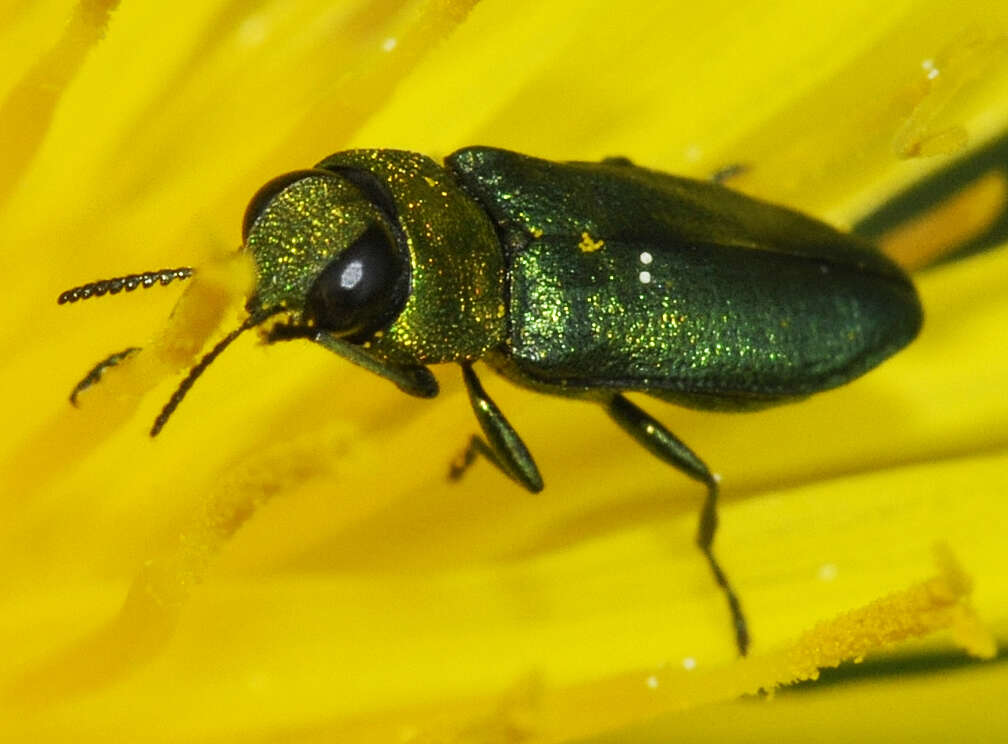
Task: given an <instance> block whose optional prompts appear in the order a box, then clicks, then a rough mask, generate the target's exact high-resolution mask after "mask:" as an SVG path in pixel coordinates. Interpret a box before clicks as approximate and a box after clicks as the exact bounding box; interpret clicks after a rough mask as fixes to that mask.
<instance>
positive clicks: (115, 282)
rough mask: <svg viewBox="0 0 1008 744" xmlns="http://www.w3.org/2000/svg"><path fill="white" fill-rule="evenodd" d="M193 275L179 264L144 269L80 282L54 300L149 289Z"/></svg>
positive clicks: (72, 299) (73, 300)
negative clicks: (80, 283) (172, 267)
mask: <svg viewBox="0 0 1008 744" xmlns="http://www.w3.org/2000/svg"><path fill="white" fill-rule="evenodd" d="M192 275H193V270H192V269H191V268H190V267H188V266H181V267H179V268H177V269H160V270H159V271H146V272H144V273H143V274H129V275H127V276H118V277H116V278H115V279H102V280H101V281H98V282H90V283H88V284H82V285H81V286H79V287H74V288H73V289H68V290H67V291H66V292H64V293H63V294H61V295H60V296H59V298H58V299H57V300H56V302H57V303H59V304H60V305H65V304H66V303H68V302H77V300H86V299H88V298H89V297H101V296H102V295H106V294H119V293H120V292H123V291H125V292H132V291H133V290H134V289H136V288H137V287H143V288H144V289H150V288H151V287H153V286H154V285H155V284H157V283H159V282H160V283H161V286H164V285H166V284H171V283H172V282H173V281H174V280H175V279H188V278H189V277H191V276H192Z"/></svg>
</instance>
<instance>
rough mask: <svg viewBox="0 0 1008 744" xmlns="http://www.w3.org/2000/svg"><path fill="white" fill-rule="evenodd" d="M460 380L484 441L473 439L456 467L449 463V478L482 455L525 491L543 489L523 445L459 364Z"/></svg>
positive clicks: (472, 376) (468, 369)
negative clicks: (462, 382)
mask: <svg viewBox="0 0 1008 744" xmlns="http://www.w3.org/2000/svg"><path fill="white" fill-rule="evenodd" d="M462 377H463V379H464V380H465V384H466V389H467V390H468V391H469V402H470V403H472V407H473V412H474V413H475V414H476V420H477V421H479V425H480V428H481V429H482V430H483V435H484V436H485V437H486V441H484V440H482V439H480V437H479V436H473V438H472V439H471V440H470V441H469V446H468V447H467V448H466V451H465V453H464V454H463V455H462V461H461V462H460V463H458V464H454V463H453V465H452V470H451V474H450V477H452V478H458V477H459V476H461V475H462V472H463V471H464V470H465V469H466V468H467V467H468V466H469V465H470V464H471V463H472V461H473V460H474V459H475V458H476V456H477V455H478V454H482V455H484V456H485V457H486V458H487V459H488V460H490V461H491V462H492V463H493V464H494V465H496V466H497V467H498V468H500V469H501V470H502V471H504V473H505V474H506V475H508V476H509V477H511V478H512V479H514V480H516V481H517V482H518V483H520V484H521V485H523V486H525V488H527V489H528V490H529V491H531V492H532V493H539V492H540V491H541V490H542V487H543V481H542V476H541V475H539V468H537V467H536V464H535V460H533V459H532V455H530V454H529V451H528V449H527V448H526V447H525V443H524V442H522V440H521V437H519V436H518V434H517V432H515V430H514V429H512V428H511V424H509V423H508V420H507V419H506V418H504V414H502V413H501V411H500V409H499V408H498V407H497V404H496V403H494V402H493V401H492V400H491V399H490V396H489V395H487V394H486V391H485V390H484V389H483V386H482V385H481V384H480V381H479V379H478V378H477V377H476V373H475V372H473V370H472V366H471V365H469V364H463V365H462Z"/></svg>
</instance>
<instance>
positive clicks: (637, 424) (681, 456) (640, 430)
mask: <svg viewBox="0 0 1008 744" xmlns="http://www.w3.org/2000/svg"><path fill="white" fill-rule="evenodd" d="M607 410H608V411H609V415H610V416H612V417H613V419H614V420H615V421H616V423H617V424H619V425H620V426H621V427H622V428H623V430H624V431H626V432H627V433H628V434H629V435H630V436H632V437H633V438H634V439H636V440H637V441H638V442H639V443H640V444H641V445H643V446H644V448H645V449H647V451H648V452H650V453H651V454H652V455H654V456H655V457H657V458H659V459H660V460H662V461H664V462H666V463H668V464H669V465H671V466H672V467H674V468H676V469H677V470H679V471H681V472H683V473H685V474H686V475H688V476H689V477H690V478H692V479H693V480H697V481H700V482H701V483H703V484H704V485H705V486H707V497H706V498H705V499H704V503H703V508H702V509H701V510H700V524H699V528H698V529H697V537H696V542H697V546H699V548H700V550H701V551H702V552H703V554H704V556H705V557H706V558H707V563H708V564H709V565H710V567H711V571H712V572H713V573H714V578H715V580H716V581H717V583H718V586H720V587H721V590H722V591H723V592H724V594H725V598H726V599H727V600H728V608H729V610H730V611H731V616H732V624H733V625H734V626H735V643H736V645H737V646H738V650H739V654H740V655H742V656H745V654H746V651H747V650H748V648H749V628H748V626H747V624H746V619H745V615H744V614H743V612H742V605H741V604H740V603H739V600H738V597H737V596H736V594H735V590H734V589H732V587H731V584H730V583H729V582H728V577H727V576H725V573H724V571H723V570H722V569H721V566H720V565H719V564H718V562H717V559H716V558H715V557H714V550H713V543H714V533H715V532H716V531H717V525H718V515H717V497H718V483H717V478H715V477H714V474H713V473H711V471H710V469H709V468H708V467H707V466H706V465H705V464H704V463H703V461H702V460H701V459H700V458H699V457H697V456H696V454H694V453H693V451H692V450H691V449H690V448H689V447H687V446H686V445H685V444H683V443H682V442H681V441H680V440H679V438H678V437H676V436H675V435H674V434H673V433H672V432H670V431H669V430H668V429H666V428H665V427H664V426H662V425H661V424H660V423H659V422H658V421H657V420H655V419H654V418H652V417H651V416H649V415H648V414H647V413H645V412H644V411H642V410H641V409H640V408H638V407H637V406H635V405H634V404H633V403H631V402H630V401H629V400H627V399H626V398H624V397H623V396H622V395H619V394H617V395H614V396H613V397H612V398H611V399H610V400H609V403H608V408H607Z"/></svg>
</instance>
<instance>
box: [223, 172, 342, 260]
mask: <svg viewBox="0 0 1008 744" xmlns="http://www.w3.org/2000/svg"><path fill="white" fill-rule="evenodd" d="M318 175H323V176H331V175H332V174H331V173H326V172H325V171H319V170H299V171H292V172H290V173H284V174H283V175H282V176H277V177H276V178H274V179H273V180H272V181H268V182H267V183H266V185H265V186H263V187H262V188H261V189H259V190H258V191H257V192H256V193H255V196H253V197H252V199H251V201H249V204H248V206H247V207H245V217H243V218H242V242H243V243H245V242H248V236H249V231H250V230H251V229H252V225H254V224H255V221H256V220H257V219H259V215H261V214H262V213H263V210H264V209H266V207H268V206H269V203H270V202H271V201H273V197H275V196H276V195H277V194H279V193H280V192H281V191H283V190H284V189H285V188H287V187H288V186H290V185H291V184H292V183H297V182H298V181H300V180H301V179H303V178H308V177H310V176H318Z"/></svg>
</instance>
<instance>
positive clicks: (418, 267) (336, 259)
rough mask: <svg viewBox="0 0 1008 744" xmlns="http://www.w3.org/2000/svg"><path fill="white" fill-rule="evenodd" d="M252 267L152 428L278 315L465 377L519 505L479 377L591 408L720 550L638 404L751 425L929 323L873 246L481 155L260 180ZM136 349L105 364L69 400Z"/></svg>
mask: <svg viewBox="0 0 1008 744" xmlns="http://www.w3.org/2000/svg"><path fill="white" fill-rule="evenodd" d="M243 238H244V246H245V249H246V250H248V251H249V252H250V253H251V255H252V258H253V259H254V261H255V264H256V266H257V269H258V281H257V284H256V287H255V291H254V293H253V295H252V296H251V297H250V298H249V300H248V302H247V304H246V308H247V310H248V318H247V320H246V321H245V322H244V323H243V324H242V325H241V326H240V327H239V328H237V329H235V330H234V331H232V332H231V333H230V334H228V335H227V336H226V337H225V338H224V339H223V340H222V341H221V342H220V343H218V344H217V346H215V347H214V348H213V349H212V350H211V351H210V352H209V353H208V354H207V355H206V356H205V357H204V358H203V359H202V360H201V361H200V363H199V364H197V365H196V366H195V367H194V368H193V369H192V371H191V372H190V374H189V376H188V377H187V378H186V379H185V380H184V381H183V382H182V384H181V385H180V386H179V388H178V390H177V391H176V392H175V394H174V395H173V396H172V398H171V400H170V401H169V402H168V404H167V405H166V406H165V408H164V410H163V411H162V412H161V414H160V415H159V416H158V418H157V420H156V422H155V424H154V427H153V429H152V431H151V435H156V434H157V433H158V432H159V431H160V429H161V427H162V426H163V425H164V424H165V422H166V421H167V419H168V417H169V416H170V415H171V413H172V412H173V411H174V410H175V408H176V407H177V405H178V404H179V402H181V400H182V398H183V396H184V395H185V393H186V392H187V391H188V390H189V388H190V387H191V386H192V384H193V382H194V381H195V379H196V378H197V377H198V376H199V374H201V373H202V371H203V370H204V369H206V367H207V366H208V365H209V364H210V362H212V361H213V360H214V359H215V358H216V357H217V355H218V354H219V353H220V352H221V351H222V350H223V349H224V348H225V347H226V346H227V345H228V344H229V343H230V342H231V341H232V340H234V339H235V338H236V337H237V336H238V335H239V334H240V333H241V332H243V331H245V330H247V329H249V328H252V327H255V326H258V325H261V324H263V323H264V322H265V321H266V320H267V319H270V318H274V317H275V316H282V318H283V319H284V320H285V322H282V323H275V324H273V326H272V328H271V330H270V331H269V332H268V334H267V339H268V340H269V341H279V340H290V339H297V338H303V339H309V340H311V341H314V342H315V343H317V344H319V345H320V346H323V347H325V348H326V349H329V350H330V351H333V352H335V353H337V354H339V355H341V356H343V357H345V358H347V359H349V360H350V361H351V362H354V363H355V364H358V365H361V366H363V367H365V368H367V369H369V370H370V371H372V372H374V373H376V374H378V375H381V376H382V377H385V378H387V379H389V380H391V381H392V382H394V383H395V384H396V385H397V386H398V387H399V388H400V389H402V390H403V391H404V392H406V393H409V394H410V395H415V396H419V397H424V398H429V397H433V396H435V395H437V392H438V385H437V381H436V380H435V378H434V376H433V375H432V374H431V372H430V370H429V369H428V366H429V365H432V364H439V363H444V362H455V363H457V364H459V365H460V366H461V368H462V374H463V377H464V379H465V384H466V387H467V389H468V391H469V397H470V400H471V402H472V407H473V410H474V412H475V413H476V418H477V420H478V421H479V424H480V427H481V429H482V431H483V435H484V437H485V439H484V438H481V437H479V436H473V437H472V439H471V441H470V443H469V446H468V449H467V450H466V454H465V457H464V458H462V460H461V461H460V462H459V463H457V464H456V465H455V466H453V468H452V475H453V476H454V477H458V475H460V474H461V472H462V471H463V470H464V469H465V467H466V466H467V465H468V464H470V463H471V462H472V461H473V460H474V459H475V457H476V456H478V455H480V454H482V455H484V456H486V457H487V458H488V459H489V460H491V461H492V462H493V463H495V464H496V465H497V466H498V467H499V468H500V469H501V470H502V471H504V472H505V473H506V474H507V475H509V476H510V477H511V478H513V479H514V480H515V481H517V482H518V483H520V484H521V485H522V486H524V487H525V488H526V489H528V490H529V491H533V492H537V491H539V490H541V489H542V485H543V482H542V478H541V477H540V475H539V470H538V468H537V467H536V465H535V462H534V460H533V459H532V456H531V455H530V454H529V452H528V450H527V449H526V447H525V445H524V444H523V443H522V440H521V438H520V437H519V436H518V435H517V433H516V432H515V431H514V429H513V428H512V427H511V425H510V424H509V423H508V421H507V419H505V417H504V416H503V414H502V413H501V412H500V410H499V409H498V408H497V406H496V405H495V404H494V402H493V401H492V400H491V399H490V397H489V396H488V395H487V394H486V392H485V391H484V389H483V387H482V385H481V384H480V382H479V380H478V379H477V377H476V374H475V373H474V372H473V369H472V364H473V362H475V361H477V360H483V361H485V362H486V363H487V364H489V365H490V366H491V367H493V368H494V369H496V370H497V371H498V372H500V373H501V374H503V375H504V376H506V377H508V378H509V379H511V380H512V381H514V382H516V383H518V384H519V385H523V386H525V387H528V388H531V389H533V390H536V391H539V392H544V393H549V394H553V395H563V396H570V397H575V398H582V399H585V400H589V401H594V402H596V403H598V404H600V405H601V406H603V408H605V410H606V411H607V412H608V413H609V415H610V416H612V418H613V419H614V420H615V421H616V423H618V424H619V425H620V426H621V427H622V428H623V429H625V430H626V431H627V432H628V433H629V434H630V435H631V436H632V437H634V439H636V440H637V441H638V442H639V443H640V444H642V445H643V446H644V447H645V448H646V449H647V450H648V451H650V452H651V453H652V454H654V455H656V456H657V457H658V458H660V459H661V460H663V461H665V462H666V463H668V464H670V465H672V466H673V467H675V468H677V469H679V470H681V471H682V472H683V473H685V474H686V475H688V476H689V477H691V478H693V479H695V480H697V481H700V482H701V483H703V484H704V485H705V486H706V489H707V496H706V499H705V502H704V505H703V508H702V511H701V516H700V526H699V531H698V535H697V542H698V544H699V546H700V548H701V550H702V551H703V553H704V555H705V556H706V559H707V561H708V562H709V564H710V567H711V569H712V570H713V572H714V576H715V578H716V580H717V582H718V584H719V585H720V586H721V588H722V590H723V591H724V593H725V595H726V597H727V599H728V602H729V606H730V611H731V616H732V621H733V624H734V630H735V638H736V643H737V646H738V649H739V651H740V653H743V654H744V653H745V652H746V649H747V648H748V645H749V633H748V629H747V627H746V622H745V618H744V615H743V613H742V609H741V606H740V604H739V601H738V599H737V597H736V595H735V592H734V591H733V590H732V588H731V586H730V585H729V583H728V580H727V578H726V577H725V575H724V572H723V571H722V570H721V568H720V566H719V565H718V563H717V560H716V559H715V557H714V554H713V552H712V542H713V539H714V533H715V529H716V527H717V512H716V503H717V495H718V484H717V478H716V477H715V476H714V475H713V474H712V473H711V471H710V470H709V469H708V468H707V466H706V465H705V464H704V463H703V461H701V460H700V458H699V457H697V456H696V455H695V454H694V453H693V452H692V451H691V450H690V449H689V448H688V447H687V446H686V445H685V444H683V443H682V442H681V441H679V439H677V438H676V437H675V436H674V435H673V434H672V433H671V432H670V431H668V429H666V428H665V427H664V426H662V425H661V424H660V423H659V422H658V421H657V420H655V419H654V418H652V417H651V416H650V415H648V414H647V413H645V412H644V411H642V410H641V409H640V408H638V407H637V406H636V405H635V404H633V403H631V402H630V401H629V400H627V399H626V398H625V397H624V396H623V393H624V392H626V391H636V392H642V393H647V394H648V395H652V396H655V397H657V398H661V399H662V400H667V401H672V402H675V403H679V404H681V405H685V406H689V407H691V408H702V409H710V410H722V411H742V410H753V409H758V408H763V407H766V406H771V405H776V404H779V403H784V402H787V401H793V400H797V399H800V398H804V397H806V396H808V395H810V394H812V393H815V392H818V391H821V390H826V389H828V388H832V387H836V386H838V385H842V384H843V383H845V382H848V381H849V380H852V379H854V378H855V377H858V376H859V375H861V374H863V373H865V372H867V371H868V370H869V369H871V368H872V367H875V366H876V365H877V364H879V363H880V362H882V360H884V359H885V358H886V357H888V356H890V355H891V354H893V353H895V352H896V351H897V350H899V349H900V348H902V347H903V346H905V345H906V344H908V343H909V342H910V341H911V340H912V339H913V338H914V337H915V336H916V335H917V332H918V330H919V329H920V325H921V321H922V312H921V306H920V302H919V300H918V298H917V294H916V292H915V290H914V287H913V285H912V284H911V282H910V280H909V279H908V278H907V276H906V275H905V274H904V273H903V271H901V270H900V268H899V267H897V266H896V265H895V264H894V263H893V262H891V261H890V260H889V259H887V258H886V257H885V256H883V255H882V254H881V253H879V252H878V251H876V250H875V249H874V248H873V247H872V246H871V245H869V244H867V243H865V242H863V241H861V240H859V239H858V238H856V237H853V236H850V235H845V234H843V233H840V232H838V231H837V230H834V229H833V228H831V227H829V226H828V225H825V224H823V223H821V222H818V221H816V220H813V219H811V218H809V217H806V216H804V215H801V214H798V213H797V212H793V211H791V210H788V209H784V208H782V207H778V206H774V205H771V204H767V203H764V202H761V201H757V200H755V199H751V198H748V197H746V196H743V195H741V194H738V193H735V192H733V191H731V190H729V189H726V188H724V187H722V186H720V185H718V184H716V183H712V182H704V181H694V180H690V179H685V178H678V177H675V176H671V175H666V174H664V173H658V172H655V171H651V170H647V169H644V168H640V167H637V166H634V165H633V164H632V163H630V162H629V161H627V160H624V159H612V160H607V161H603V162H601V163H555V162H550V161H546V160H540V159H537V158H532V157H528V156H525V155H520V154H517V153H513V152H508V151H506V150H499V149H494V148H488V147H470V148H466V149H463V150H459V151H458V152H455V153H453V154H452V155H450V156H449V157H448V158H447V159H446V161H445V166H444V167H442V166H439V165H438V164H436V163H435V162H434V161H432V160H430V159H429V158H427V157H425V156H423V155H419V154H416V153H412V152H404V151H398V150H352V151H348V152H341V153H337V154H335V155H332V156H331V157H328V158H326V159H325V160H323V161H322V162H320V163H319V164H318V165H317V166H315V168H313V169H311V170H303V171H296V172H294V173H290V174H287V175H284V176H280V177H279V178H277V179H274V180H273V181H271V182H269V183H268V184H266V185H265V186H264V187H263V188H262V189H261V190H260V191H259V192H258V193H257V194H256V196H255V197H253V199H252V201H251V203H250V204H249V207H248V210H247V212H246V214H245V220H244V228H243ZM191 274H192V269H189V268H188V267H184V268H180V269H171V270H163V271H157V272H149V273H146V274H139V275H131V276H127V277H120V278H117V279H111V280H105V281H102V282H94V283H91V284H87V285H84V286H82V287H77V288H75V289H72V290H69V291H67V292H64V293H63V294H62V295H61V296H60V298H59V301H60V302H61V303H62V302H73V301H76V300H78V299H82V298H86V297H90V296H97V295H102V294H105V293H113V294H114V293H116V292H118V291H120V290H124V289H125V290H130V289H134V288H135V287H137V286H151V285H153V284H154V283H157V282H161V283H163V284H167V283H168V282H170V281H172V280H173V279H176V278H187V277H188V276H190V275H191ZM135 351H136V349H134V348H130V349H126V350H125V351H122V352H118V353H116V354H113V355H112V356H110V357H109V358H108V359H106V360H105V361H103V362H101V363H100V364H98V365H97V366H96V367H95V368H94V369H93V370H92V371H91V372H90V373H89V374H88V375H87V376H86V377H85V378H84V379H83V380H82V381H81V382H80V383H79V384H78V386H77V388H75V390H74V393H73V395H72V396H71V398H72V399H75V398H76V395H77V394H78V393H79V392H80V391H81V390H83V389H84V388H86V387H88V386H90V385H91V384H93V383H94V382H96V381H97V380H98V379H99V378H100V377H101V374H102V373H103V371H104V370H105V369H107V368H108V367H109V366H111V365H114V364H117V363H119V362H120V361H122V360H123V359H124V358H126V357H127V356H129V355H131V354H132V353H134V352H135Z"/></svg>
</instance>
